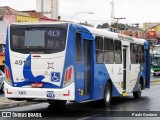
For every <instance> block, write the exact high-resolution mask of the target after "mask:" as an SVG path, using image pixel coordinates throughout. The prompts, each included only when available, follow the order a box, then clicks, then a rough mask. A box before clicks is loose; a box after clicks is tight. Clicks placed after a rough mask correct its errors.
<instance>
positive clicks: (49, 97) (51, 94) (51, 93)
mask: <svg viewBox="0 0 160 120" xmlns="http://www.w3.org/2000/svg"><path fill="white" fill-rule="evenodd" d="M47 98H48V99H54V98H55V93H54V92H53V91H47Z"/></svg>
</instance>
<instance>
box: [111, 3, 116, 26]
mask: <svg viewBox="0 0 160 120" xmlns="http://www.w3.org/2000/svg"><path fill="white" fill-rule="evenodd" d="M111 5H112V6H111V24H114V23H115V20H114V17H115V13H114V0H112V2H111Z"/></svg>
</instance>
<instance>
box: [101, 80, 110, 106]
mask: <svg viewBox="0 0 160 120" xmlns="http://www.w3.org/2000/svg"><path fill="white" fill-rule="evenodd" d="M111 98H112V94H111V84H110V83H109V82H107V85H106V88H105V92H104V100H103V102H104V106H105V107H109V106H110V103H111Z"/></svg>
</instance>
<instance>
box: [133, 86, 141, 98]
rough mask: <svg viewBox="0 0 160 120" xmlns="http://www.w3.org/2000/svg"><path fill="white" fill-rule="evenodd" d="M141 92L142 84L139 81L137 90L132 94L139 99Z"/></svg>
mask: <svg viewBox="0 0 160 120" xmlns="http://www.w3.org/2000/svg"><path fill="white" fill-rule="evenodd" d="M141 94H142V84H141V83H139V84H138V91H135V92H133V96H134V98H135V99H139V98H140V97H141Z"/></svg>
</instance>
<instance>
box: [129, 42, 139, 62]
mask: <svg viewBox="0 0 160 120" xmlns="http://www.w3.org/2000/svg"><path fill="white" fill-rule="evenodd" d="M130 52H131V63H132V64H136V63H138V47H137V44H134V43H131V45H130Z"/></svg>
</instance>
